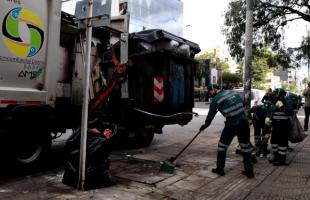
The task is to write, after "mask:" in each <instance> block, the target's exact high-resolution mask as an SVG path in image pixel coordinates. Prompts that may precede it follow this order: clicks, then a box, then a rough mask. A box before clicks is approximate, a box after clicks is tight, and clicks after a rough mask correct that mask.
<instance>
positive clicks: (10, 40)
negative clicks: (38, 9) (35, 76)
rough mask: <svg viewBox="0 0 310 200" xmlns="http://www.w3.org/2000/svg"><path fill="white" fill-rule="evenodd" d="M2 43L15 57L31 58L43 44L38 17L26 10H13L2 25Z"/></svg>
mask: <svg viewBox="0 0 310 200" xmlns="http://www.w3.org/2000/svg"><path fill="white" fill-rule="evenodd" d="M2 34H3V41H4V43H5V45H6V46H7V48H8V49H9V50H10V51H11V52H12V53H13V54H14V55H16V56H19V57H24V58H26V57H33V56H34V55H36V54H37V53H38V52H39V51H40V49H41V47H42V45H43V42H44V31H43V25H42V22H41V20H40V19H39V17H38V16H37V15H36V14H35V13H34V12H32V11H31V10H28V9H26V8H14V9H13V10H11V11H9V13H8V14H7V15H6V16H5V18H4V20H3V23H2Z"/></svg>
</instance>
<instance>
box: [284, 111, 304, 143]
mask: <svg viewBox="0 0 310 200" xmlns="http://www.w3.org/2000/svg"><path fill="white" fill-rule="evenodd" d="M290 121H291V125H292V128H291V131H290V133H289V135H288V140H289V141H290V142H292V143H298V142H302V141H303V140H304V139H305V137H306V136H307V135H306V134H305V133H304V130H303V129H302V126H301V124H300V122H299V120H298V118H297V116H296V115H293V116H291V117H290Z"/></svg>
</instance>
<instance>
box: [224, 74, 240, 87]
mask: <svg viewBox="0 0 310 200" xmlns="http://www.w3.org/2000/svg"><path fill="white" fill-rule="evenodd" d="M222 80H223V88H225V89H232V88H234V87H239V86H240V85H241V83H242V76H241V74H233V73H230V72H224V73H223V78H222Z"/></svg>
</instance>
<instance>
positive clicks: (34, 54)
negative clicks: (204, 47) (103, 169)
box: [0, 0, 200, 168]
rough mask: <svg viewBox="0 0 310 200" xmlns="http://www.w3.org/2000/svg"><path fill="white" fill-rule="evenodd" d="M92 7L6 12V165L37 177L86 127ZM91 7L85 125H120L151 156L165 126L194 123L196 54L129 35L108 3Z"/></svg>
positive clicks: (0, 100) (21, 4)
mask: <svg viewBox="0 0 310 200" xmlns="http://www.w3.org/2000/svg"><path fill="white" fill-rule="evenodd" d="M86 2H87V1H86V0H84V1H80V2H78V3H77V5H76V11H75V15H70V14H67V13H64V12H61V1H60V0H37V1H29V0H5V1H3V2H1V7H0V23H1V24H2V26H1V28H2V30H1V33H0V34H1V38H0V138H1V139H0V143H1V146H0V147H1V148H2V150H1V151H0V153H1V159H4V157H6V158H9V159H12V160H13V161H14V162H15V163H16V164H17V165H19V166H23V167H24V168H31V167H33V166H35V165H37V164H39V163H40V162H42V161H44V159H46V158H47V154H48V153H49V151H50V149H51V143H52V140H53V139H55V138H57V137H59V136H60V135H61V134H63V133H65V132H66V130H67V129H77V128H79V127H80V123H81V112H82V100H83V80H84V68H85V53H86V52H85V38H86V36H85V27H86V25H85V18H86V9H85V8H86V6H85V5H86ZM94 4H95V6H94V8H95V9H94V12H93V15H94V18H93V19H92V20H93V24H92V26H93V35H92V48H91V77H90V89H89V94H90V102H89V123H90V124H91V123H92V122H94V121H95V122H96V123H98V121H99V122H100V123H102V124H116V125H117V126H118V130H119V133H117V135H119V138H121V139H122V140H123V141H126V142H128V143H129V142H131V143H132V144H135V145H136V146H137V147H142V146H148V145H149V144H150V143H151V142H152V139H153V136H154V133H155V132H156V133H161V132H162V127H163V126H165V125H167V124H180V125H185V124H187V123H188V122H189V121H190V120H191V119H192V117H193V115H192V114H193V113H192V108H193V106H194V83H193V76H194V73H195V67H196V65H197V62H196V61H195V60H194V56H195V54H197V53H198V52H199V51H200V49H199V46H198V45H197V44H195V43H193V42H190V41H188V40H185V39H183V38H181V37H177V36H175V35H173V34H170V33H168V32H166V31H163V30H146V31H142V32H138V33H132V34H129V33H128V26H129V14H128V13H125V12H122V15H119V16H115V17H110V15H109V14H110V9H111V8H110V7H111V0H106V1H101V0H95V1H94Z"/></svg>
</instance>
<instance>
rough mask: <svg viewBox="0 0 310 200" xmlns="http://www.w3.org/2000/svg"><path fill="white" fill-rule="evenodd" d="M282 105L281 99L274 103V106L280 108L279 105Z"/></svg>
mask: <svg viewBox="0 0 310 200" xmlns="http://www.w3.org/2000/svg"><path fill="white" fill-rule="evenodd" d="M283 106H284V104H283V102H282V101H277V103H276V107H277V108H281V107H283Z"/></svg>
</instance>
